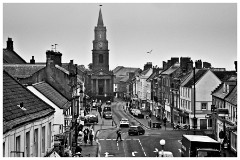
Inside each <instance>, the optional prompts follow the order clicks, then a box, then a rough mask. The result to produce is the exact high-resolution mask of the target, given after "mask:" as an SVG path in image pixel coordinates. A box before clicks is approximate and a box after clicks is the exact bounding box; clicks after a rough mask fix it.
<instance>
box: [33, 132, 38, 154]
mask: <svg viewBox="0 0 240 160" xmlns="http://www.w3.org/2000/svg"><path fill="white" fill-rule="evenodd" d="M33 144H34V152H33V153H34V154H33V155H34V157H38V129H35V130H34V140H33Z"/></svg>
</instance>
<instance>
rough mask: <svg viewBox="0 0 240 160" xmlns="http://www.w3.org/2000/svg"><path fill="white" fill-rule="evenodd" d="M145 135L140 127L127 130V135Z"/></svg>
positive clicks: (131, 127)
mask: <svg viewBox="0 0 240 160" xmlns="http://www.w3.org/2000/svg"><path fill="white" fill-rule="evenodd" d="M140 134H142V135H143V134H145V130H144V129H143V128H142V126H130V128H129V130H128V135H140Z"/></svg>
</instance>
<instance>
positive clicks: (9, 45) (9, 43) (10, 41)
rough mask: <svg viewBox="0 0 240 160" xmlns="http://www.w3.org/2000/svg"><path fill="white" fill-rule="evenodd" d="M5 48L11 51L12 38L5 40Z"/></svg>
mask: <svg viewBox="0 0 240 160" xmlns="http://www.w3.org/2000/svg"><path fill="white" fill-rule="evenodd" d="M7 49H8V50H11V51H13V41H12V38H8V40H7Z"/></svg>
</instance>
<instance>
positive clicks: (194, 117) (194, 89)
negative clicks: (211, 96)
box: [193, 67, 197, 135]
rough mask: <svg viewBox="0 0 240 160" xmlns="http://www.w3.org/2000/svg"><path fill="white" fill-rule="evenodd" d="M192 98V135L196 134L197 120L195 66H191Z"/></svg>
mask: <svg viewBox="0 0 240 160" xmlns="http://www.w3.org/2000/svg"><path fill="white" fill-rule="evenodd" d="M193 83H194V84H193V85H194V88H193V99H194V103H193V133H194V135H195V134H196V128H197V126H196V122H197V118H196V88H195V83H196V82H195V67H193Z"/></svg>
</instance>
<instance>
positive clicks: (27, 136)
mask: <svg viewBox="0 0 240 160" xmlns="http://www.w3.org/2000/svg"><path fill="white" fill-rule="evenodd" d="M26 157H30V131H28V132H27V133H26Z"/></svg>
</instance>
